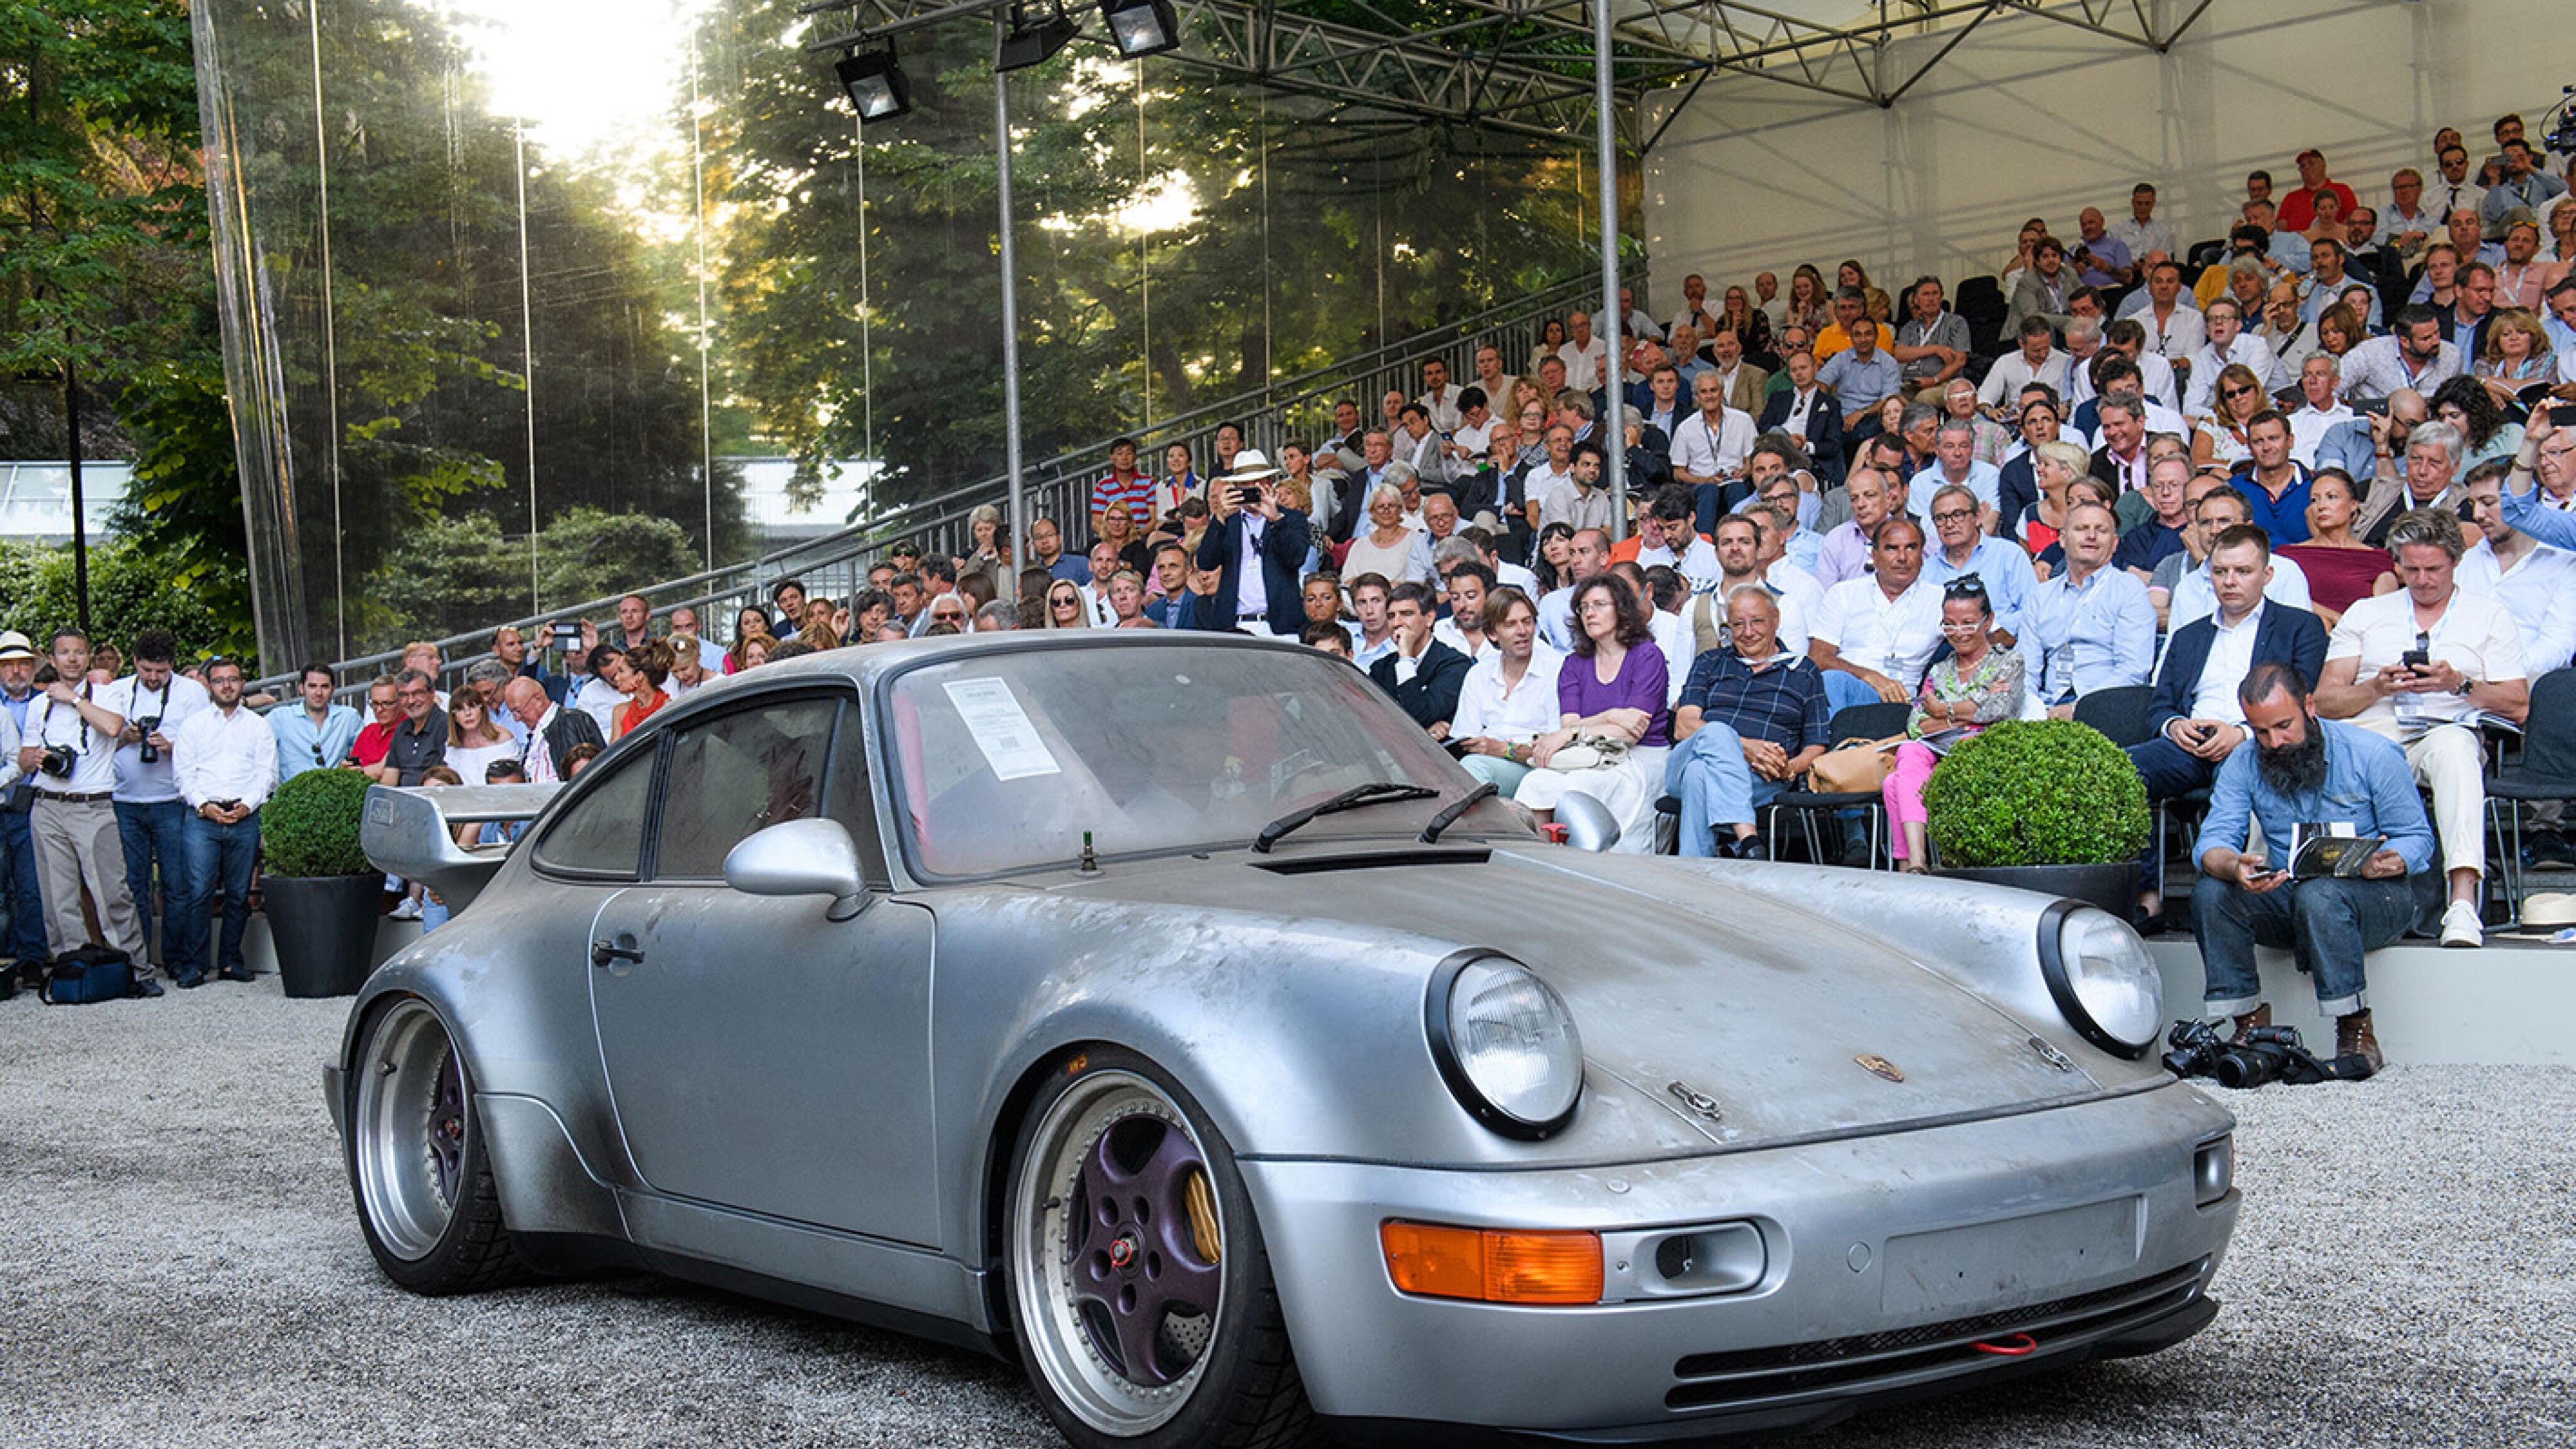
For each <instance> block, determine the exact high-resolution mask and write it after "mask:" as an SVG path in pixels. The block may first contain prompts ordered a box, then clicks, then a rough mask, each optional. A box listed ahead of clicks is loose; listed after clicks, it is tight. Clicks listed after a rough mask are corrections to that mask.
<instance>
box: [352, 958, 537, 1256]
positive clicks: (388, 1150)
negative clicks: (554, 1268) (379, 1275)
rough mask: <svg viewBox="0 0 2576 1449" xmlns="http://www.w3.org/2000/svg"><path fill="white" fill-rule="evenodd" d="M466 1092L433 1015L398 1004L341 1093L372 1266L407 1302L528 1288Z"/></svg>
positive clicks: (459, 1065)
mask: <svg viewBox="0 0 2576 1449" xmlns="http://www.w3.org/2000/svg"><path fill="white" fill-rule="evenodd" d="M472 1088H473V1083H472V1082H471V1081H469V1080H468V1079H467V1077H466V1074H465V1066H464V1063H463V1062H462V1060H460V1059H459V1057H458V1056H457V1052H456V1044H455V1043H454V1042H453V1041H451V1040H450V1039H449V1038H448V1035H447V1025H446V1023H444V1022H442V1021H440V1020H439V1018H438V1013H437V1012H435V1011H433V1010H431V1009H430V1006H429V1003H427V1002H425V1001H422V1000H419V999H418V998H416V997H415V998H410V999H406V1000H403V1001H400V1002H397V1003H395V1004H394V1006H392V1007H391V1008H390V1009H388V1010H387V1011H386V1012H385V1013H384V1014H383V1015H381V1016H379V1017H377V1018H376V1020H375V1021H374V1023H373V1024H371V1025H370V1026H369V1027H368V1029H367V1035H366V1039H365V1041H364V1043H363V1044H362V1045H361V1047H360V1048H359V1051H358V1061H357V1069H356V1070H355V1071H354V1072H353V1073H352V1074H351V1080H350V1083H349V1142H348V1152H349V1184H350V1187H351V1188H352V1190H353V1191H354V1192H355V1193H356V1196H357V1200H358V1223H359V1225H360V1226H361V1227H362V1228H363V1229H365V1231H366V1235H367V1248H368V1250H369V1251H370V1252H372V1253H374V1254H375V1257H376V1265H377V1266H378V1267H380V1268H382V1269H383V1270H384V1273H385V1276H386V1277H388V1278H391V1279H393V1280H394V1281H395V1282H396V1283H399V1284H401V1285H402V1286H403V1287H405V1288H408V1289H410V1290H412V1291H413V1292H415V1293H427V1294H448V1293H473V1292H479V1291H481V1290H483V1289H486V1288H497V1287H501V1286H503V1285H505V1284H507V1283H511V1282H515V1281H517V1280H518V1279H519V1278H521V1277H523V1276H525V1272H526V1270H525V1268H524V1267H523V1266H522V1265H521V1264H520V1261H519V1256H518V1252H517V1250H516V1249H515V1248H514V1247H513V1246H512V1245H511V1242H510V1230H509V1228H508V1227H507V1226H506V1225H504V1224H503V1222H502V1221H501V1199H500V1192H499V1189H498V1188H496V1187H495V1186H494V1184H493V1181H492V1164H491V1161H490V1159H489V1158H488V1157H486V1156H485V1155H484V1151H483V1134H482V1131H481V1129H480V1127H479V1126H478V1124H477V1123H476V1122H475V1120H474V1099H473V1092H472Z"/></svg>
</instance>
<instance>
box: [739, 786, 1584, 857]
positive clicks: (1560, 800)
mask: <svg viewBox="0 0 2576 1449" xmlns="http://www.w3.org/2000/svg"><path fill="white" fill-rule="evenodd" d="M1556 823H1557V824H1559V825H1562V826H1564V827H1565V843H1566V844H1568V845H1570V846H1573V847H1574V848H1575V849H1577V850H1590V851H1603V850H1608V849H1609V848H1610V847H1612V846H1614V845H1617V844H1618V843H1619V817H1617V816H1615V815H1613V814H1611V813H1610V807H1609V806H1607V805H1604V804H1602V803H1601V802H1600V801H1598V800H1595V799H1593V798H1592V797H1591V796H1589V795H1577V794H1575V793H1574V792H1573V791H1571V790H1569V791H1567V792H1566V793H1564V794H1562V795H1559V796H1558V797H1556ZM759 838H760V837H759V836H753V837H752V839H753V840H757V839H759ZM750 843H751V841H749V840H746V841H744V842H743V844H745V845H749V844H750ZM726 873H727V874H728V875H730V874H731V873H732V871H731V867H730V866H728V867H727V869H726Z"/></svg>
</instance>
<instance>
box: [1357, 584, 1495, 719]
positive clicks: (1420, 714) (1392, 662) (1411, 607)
mask: <svg viewBox="0 0 2576 1449" xmlns="http://www.w3.org/2000/svg"><path fill="white" fill-rule="evenodd" d="M1438 603H1439V601H1438V600H1436V599H1434V598H1433V597H1432V594H1431V586H1430V585H1429V584H1422V583H1415V582H1413V581H1411V580H1407V581H1405V582H1404V583H1400V584H1397V585H1396V586H1395V588H1394V589H1393V590H1392V591H1391V592H1389V593H1388V595H1387V601H1386V617H1387V622H1388V624H1389V625H1391V626H1392V627H1393V629H1394V631H1395V648H1394V649H1392V650H1390V651H1388V652H1387V653H1385V654H1383V655H1380V656H1379V657H1378V659H1377V661H1376V662H1375V663H1372V664H1371V665H1369V678H1371V679H1374V680H1376V681H1377V683H1378V687H1379V688H1381V689H1383V690H1385V691H1386V692H1387V693H1388V694H1390V695H1393V696H1394V697H1395V702H1396V703H1397V704H1398V705H1400V706H1402V707H1403V709H1404V712H1405V713H1406V714H1408V715H1411V716H1412V717H1413V722H1414V723H1416V724H1418V725H1420V726H1422V727H1423V728H1424V729H1426V730H1429V731H1430V732H1431V737H1432V738H1433V739H1435V740H1445V739H1447V738H1449V723H1450V720H1451V718H1452V717H1453V716H1454V715H1456V714H1457V712H1458V690H1459V687H1460V686H1462V685H1464V684H1465V683H1466V682H1467V671H1468V669H1470V668H1471V667H1473V666H1472V665H1471V663H1470V661H1469V660H1468V658H1467V656H1466V655H1464V654H1461V653H1459V652H1458V651H1457V650H1455V649H1452V648H1450V647H1449V646H1448V645H1446V644H1443V643H1441V642H1440V641H1439V640H1437V639H1434V638H1432V637H1431V625H1432V613H1433V611H1434V610H1435V609H1436V608H1437V607H1438Z"/></svg>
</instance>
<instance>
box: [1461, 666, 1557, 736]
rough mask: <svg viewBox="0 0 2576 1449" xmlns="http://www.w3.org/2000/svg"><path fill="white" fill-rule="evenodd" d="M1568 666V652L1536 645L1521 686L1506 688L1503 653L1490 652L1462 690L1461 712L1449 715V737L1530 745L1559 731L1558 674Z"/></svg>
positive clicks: (1463, 684)
mask: <svg viewBox="0 0 2576 1449" xmlns="http://www.w3.org/2000/svg"><path fill="white" fill-rule="evenodd" d="M1564 667H1565V656H1564V655H1563V654H1560V653H1558V652H1557V651H1556V650H1555V649H1554V648H1552V647H1550V646H1549V645H1547V644H1546V643H1544V642H1533V643H1532V644H1531V645H1530V659H1529V668H1528V669H1527V670H1526V671H1525V672H1523V673H1522V675H1521V680H1520V683H1518V684H1515V685H1512V686H1510V687H1509V688H1505V687H1504V685H1503V651H1502V650H1500V649H1488V650H1486V651H1485V653H1484V655H1483V656H1482V657H1480V658H1478V659H1477V661H1476V663H1475V665H1474V667H1473V668H1470V669H1469V670H1468V671H1467V678H1466V680H1465V681H1464V682H1463V683H1461V684H1460V685H1459V686H1458V712H1457V713H1456V714H1453V715H1451V716H1450V717H1449V737H1450V738H1451V739H1454V740H1472V739H1478V738H1482V739H1489V740H1509V741H1511V742H1512V743H1513V744H1527V743H1529V742H1530V741H1531V740H1534V739H1537V738H1538V737H1539V736H1540V735H1543V734H1546V733H1547V732H1548V731H1550V730H1552V729H1555V728H1556V722H1557V720H1559V719H1560V718H1562V717H1563V716H1562V713H1561V711H1559V710H1558V708H1557V703H1556V675H1557V671H1558V670H1560V669H1562V668H1564Z"/></svg>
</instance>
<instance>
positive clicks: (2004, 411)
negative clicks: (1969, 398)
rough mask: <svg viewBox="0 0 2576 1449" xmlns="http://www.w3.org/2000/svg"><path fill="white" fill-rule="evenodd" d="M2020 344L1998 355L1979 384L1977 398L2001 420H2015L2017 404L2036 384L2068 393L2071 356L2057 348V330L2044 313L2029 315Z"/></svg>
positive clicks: (2021, 330) (2060, 394)
mask: <svg viewBox="0 0 2576 1449" xmlns="http://www.w3.org/2000/svg"><path fill="white" fill-rule="evenodd" d="M2017 335H2018V338H2019V343H2020V345H2019V348H2018V350H2016V351H2013V352H2008V353H2005V354H2004V355H2003V356H2001V357H1998V358H1996V359H1995V365H1994V366H1992V367H1990V368H1987V369H1986V379H1985V382H1984V383H1983V384H1981V385H1980V386H1979V387H1978V388H1977V402H1978V403H1979V405H1981V406H1983V407H1984V408H1985V410H1986V414H1987V416H1989V417H1992V418H1994V419H1995V420H1996V421H1998V422H2012V421H2014V420H2015V414H2014V413H2013V411H2012V410H2013V407H2014V405H2015V404H2016V403H2017V402H2018V401H2019V400H2020V398H2021V395H2022V393H2023V391H2024V390H2025V389H2027V388H2030V387H2032V386H2034V385H2036V386H2041V387H2045V388H2047V389H2048V390H2049V391H2050V393H2052V394H2053V395H2055V396H2057V397H2061V398H2062V397H2064V396H2066V367H2067V363H2068V362H2069V361H2070V359H2069V358H2068V356H2067V355H2066V354H2065V353H2063V352H2060V351H2058V350H2057V333H2056V330H2055V329H2054V328H2052V327H2051V326H2050V325H2049V323H2048V320H2047V319H2046V318H2043V317H2030V318H2025V319H2023V321H2022V322H2021V324H2020V326H2019V328H2018V329H2017Z"/></svg>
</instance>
